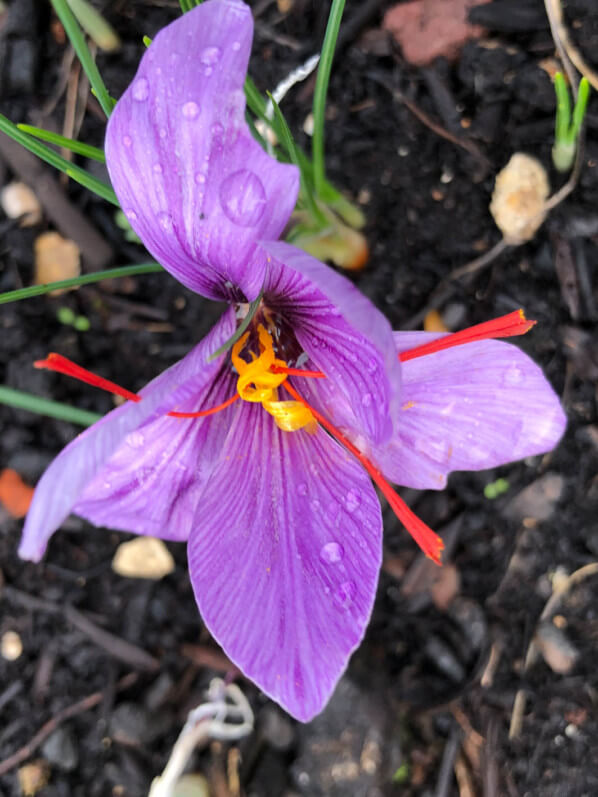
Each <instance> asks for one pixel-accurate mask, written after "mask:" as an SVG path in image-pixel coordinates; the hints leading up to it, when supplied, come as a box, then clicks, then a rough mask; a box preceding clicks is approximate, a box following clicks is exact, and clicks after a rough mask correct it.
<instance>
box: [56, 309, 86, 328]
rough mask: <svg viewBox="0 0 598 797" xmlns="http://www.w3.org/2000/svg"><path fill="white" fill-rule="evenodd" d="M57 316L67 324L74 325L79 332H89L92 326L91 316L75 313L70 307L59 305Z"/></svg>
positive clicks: (62, 322)
mask: <svg viewBox="0 0 598 797" xmlns="http://www.w3.org/2000/svg"><path fill="white" fill-rule="evenodd" d="M56 318H57V319H58V320H59V321H60V323H61V324H64V325H65V326H69V327H74V328H75V329H76V330H77V332H87V331H88V330H89V329H90V328H91V323H90V321H89V318H85V316H84V315H75V313H74V312H73V311H72V310H71V308H70V307H59V308H58V311H57V313H56Z"/></svg>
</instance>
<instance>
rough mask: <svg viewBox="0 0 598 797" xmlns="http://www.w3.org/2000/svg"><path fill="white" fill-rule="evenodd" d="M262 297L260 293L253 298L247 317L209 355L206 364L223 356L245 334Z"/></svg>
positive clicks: (261, 292)
mask: <svg viewBox="0 0 598 797" xmlns="http://www.w3.org/2000/svg"><path fill="white" fill-rule="evenodd" d="M263 295H264V292H263V291H260V292H259V295H258V296H257V298H255V299H254V300H253V301H252V302H251V304H250V305H249V308H248V310H247V315H246V316H245V318H244V319H243V320H242V321H241V323H240V324H239V326H238V327H237V328H236V329H235V331H234V332H233V334H232V335H231V336H230V338H229V339H228V340H227V341H226V342H225V343H223V344H222V346H220V348H219V349H216V351H215V352H214V354H211V355H210V356H209V357H208V362H212V360H215V359H216V357H220V355H221V354H224V353H225V352H227V351H228V350H229V349H230V348H232V346H234V344H235V343H236V342H237V341H238V340H239V338H240V337H241V335H242V334H243V333H244V332H245V330H246V329H247V327H248V326H249V324H250V323H251V319H252V318H253V316H254V315H255V314H256V313H257V310H258V307H259V306H260V302H261V301H262V297H263Z"/></svg>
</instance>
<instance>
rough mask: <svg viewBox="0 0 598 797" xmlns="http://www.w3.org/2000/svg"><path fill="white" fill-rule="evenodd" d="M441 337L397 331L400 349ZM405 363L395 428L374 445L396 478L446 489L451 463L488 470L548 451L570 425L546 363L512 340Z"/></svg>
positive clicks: (471, 345) (384, 466) (385, 470)
mask: <svg viewBox="0 0 598 797" xmlns="http://www.w3.org/2000/svg"><path fill="white" fill-rule="evenodd" d="M437 337H439V336H438V335H436V334H428V333H421V332H420V333H418V332H397V333H395V340H396V343H397V350H398V351H399V352H400V351H405V350H407V349H411V348H414V347H415V346H418V345H420V344H422V343H426V342H428V341H429V340H434V339H436V338H437ZM402 368H403V396H402V407H401V410H400V412H399V416H398V423H397V424H396V428H397V434H396V436H395V438H394V439H393V441H392V442H391V443H390V444H389V445H387V446H386V447H378V448H376V449H374V450H373V451H372V452H370V454H371V456H372V457H373V459H374V461H375V462H376V464H377V465H378V466H379V467H380V469H381V471H382V472H383V473H384V475H385V476H386V478H388V479H389V480H391V481H394V482H396V483H397V484H402V485H405V486H408V487H416V488H419V489H441V488H442V487H444V485H445V484H446V477H447V474H448V473H450V472H451V471H453V470H483V469H485V468H493V467H496V466H497V465H502V464H504V463H506V462H513V461H515V460H518V459H522V458H523V457H528V456H532V455H535V454H543V453H544V452H546V451H550V450H551V449H552V448H554V447H555V446H556V444H557V443H558V441H559V440H560V438H561V436H562V434H563V432H564V430H565V426H566V417H565V414H564V412H563V410H562V407H561V405H560V402H559V399H558V397H557V395H556V394H555V392H554V391H553V389H552V388H551V386H550V385H549V383H548V382H547V380H546V378H545V377H544V374H543V373H542V370H541V369H540V368H539V367H538V366H537V365H536V364H535V363H534V362H533V361H532V360H531V359H530V358H529V357H528V356H527V355H526V354H524V353H523V352H522V351H521V350H520V349H519V348H517V346H514V345H512V344H510V343H504V342H502V341H496V340H488V341H482V342H478V343H468V344H467V345H464V346H459V347H455V348H452V349H446V350H445V351H441V352H437V353H435V354H431V355H428V356H425V357H418V358H415V359H413V360H409V361H407V362H404V363H403V365H402Z"/></svg>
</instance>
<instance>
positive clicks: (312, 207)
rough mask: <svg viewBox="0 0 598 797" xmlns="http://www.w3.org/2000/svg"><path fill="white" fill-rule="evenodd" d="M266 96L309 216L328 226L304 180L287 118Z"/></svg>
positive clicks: (321, 224)
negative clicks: (297, 179) (297, 172)
mask: <svg viewBox="0 0 598 797" xmlns="http://www.w3.org/2000/svg"><path fill="white" fill-rule="evenodd" d="M268 97H269V98H270V102H271V103H272V107H273V108H274V116H275V118H276V119H277V120H278V126H279V127H280V131H281V134H282V143H283V145H284V147H285V149H286V151H287V152H288V153H289V157H290V159H291V162H292V163H294V164H295V166H296V167H297V168H298V169H299V175H300V179H301V192H302V195H303V197H304V199H305V201H306V203H307V208H308V210H309V213H310V215H311V217H312V218H313V220H314V222H316V223H317V224H318V225H319V226H322V227H328V226H329V223H330V222H329V220H328V219H327V218H326V216H325V214H324V213H323V212H322V211H321V210H320V208H319V207H318V204H317V202H316V200H315V199H314V195H313V192H312V190H311V185H310V184H309V182H308V181H307V180H306V175H305V173H304V171H303V170H302V169H301V159H300V157H299V151H298V149H297V145H296V144H295V140H294V139H293V134H292V133H291V130H290V128H289V126H288V124H287V120H286V119H285V118H284V115H283V113H282V111H281V110H280V105H279V104H278V103H277V102H276V100H275V99H274V97H273V96H272V95H271V94H270V93H269V92H268Z"/></svg>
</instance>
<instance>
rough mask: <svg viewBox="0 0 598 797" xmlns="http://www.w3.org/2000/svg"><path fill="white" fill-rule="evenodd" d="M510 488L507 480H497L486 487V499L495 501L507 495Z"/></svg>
mask: <svg viewBox="0 0 598 797" xmlns="http://www.w3.org/2000/svg"><path fill="white" fill-rule="evenodd" d="M509 487H510V485H509V482H508V481H507V480H506V479H497V480H496V481H495V482H490V484H487V485H486V486H485V487H484V497H485V498H487V499H488V500H489V501H494V499H495V498H498V497H499V496H501V495H502V494H503V493H506V492H507V490H508V489H509Z"/></svg>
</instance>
